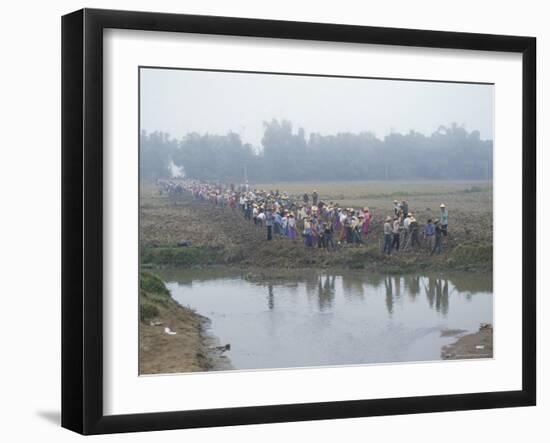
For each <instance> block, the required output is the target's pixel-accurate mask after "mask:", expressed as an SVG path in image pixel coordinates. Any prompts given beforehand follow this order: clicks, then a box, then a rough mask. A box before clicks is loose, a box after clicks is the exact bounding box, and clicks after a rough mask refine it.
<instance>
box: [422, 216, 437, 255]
mask: <svg viewBox="0 0 550 443" xmlns="http://www.w3.org/2000/svg"><path fill="white" fill-rule="evenodd" d="M424 241H425V242H426V246H427V247H428V250H429V251H431V250H432V249H433V247H434V243H435V225H434V224H433V220H432V219H431V218H429V219H428V221H427V222H426V226H425V227H424Z"/></svg>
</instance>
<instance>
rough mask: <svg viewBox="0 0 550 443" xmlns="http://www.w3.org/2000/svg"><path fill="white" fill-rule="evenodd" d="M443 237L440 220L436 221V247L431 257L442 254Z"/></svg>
mask: <svg viewBox="0 0 550 443" xmlns="http://www.w3.org/2000/svg"><path fill="white" fill-rule="evenodd" d="M442 235H443V229H441V224H440V222H439V220H438V219H436V220H435V221H434V247H433V249H432V252H430V255H433V254H441V239H442Z"/></svg>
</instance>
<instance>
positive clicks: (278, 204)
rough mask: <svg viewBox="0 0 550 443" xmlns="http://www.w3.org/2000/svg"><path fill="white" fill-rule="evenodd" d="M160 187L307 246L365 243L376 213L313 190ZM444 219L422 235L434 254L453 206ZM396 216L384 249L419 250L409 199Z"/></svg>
mask: <svg viewBox="0 0 550 443" xmlns="http://www.w3.org/2000/svg"><path fill="white" fill-rule="evenodd" d="M158 185H159V186H160V190H161V192H167V193H168V194H169V195H170V196H172V197H177V196H179V195H181V194H183V193H184V192H186V193H189V194H191V195H193V197H194V198H196V199H198V200H200V201H203V202H209V203H211V204H213V205H215V206H218V207H229V208H231V209H233V210H240V211H241V212H242V214H243V217H244V219H245V220H247V221H249V222H251V223H254V225H256V226H258V227H262V228H265V230H266V240H267V241H271V240H272V239H273V238H274V237H275V236H279V237H287V238H288V239H290V240H291V241H298V240H299V239H300V238H302V239H303V242H304V245H305V246H306V247H308V248H324V249H327V250H329V251H332V250H335V249H336V248H337V247H339V246H342V245H360V244H363V243H364V242H365V241H366V239H367V238H368V237H369V233H370V232H371V228H372V224H373V214H372V213H371V211H370V210H369V208H368V207H363V208H359V209H355V208H352V207H340V205H339V204H338V203H334V202H332V201H330V202H328V203H325V202H324V201H323V200H321V199H319V195H318V192H317V191H316V190H314V191H313V192H312V194H311V198H310V196H309V195H308V194H307V193H304V194H303V196H302V197H301V199H300V200H295V199H292V198H291V197H290V195H289V194H288V193H287V192H284V191H283V192H280V191H279V190H275V191H273V190H270V191H265V190H261V189H250V187H249V186H248V185H240V186H235V185H233V184H231V185H228V186H226V185H221V184H211V183H203V182H200V181H197V180H178V181H172V180H160V181H158ZM440 210H441V214H440V219H436V220H434V221H432V219H429V220H428V221H427V223H426V225H425V226H424V232H423V235H422V239H423V242H424V244H425V245H426V247H427V249H428V250H429V251H430V253H431V254H439V253H441V252H442V237H443V236H446V235H447V232H448V211H447V208H446V207H445V205H444V204H441V205H440ZM393 211H394V214H393V217H391V216H388V217H387V218H386V219H385V222H384V225H383V234H384V242H383V252H384V253H385V254H391V253H392V251H399V250H403V249H408V248H412V249H419V248H421V247H422V245H421V242H420V226H419V223H418V221H417V220H416V218H415V217H414V214H413V213H412V212H409V206H408V203H407V202H406V201H404V200H403V201H400V202H399V201H397V200H395V201H394V205H393Z"/></svg>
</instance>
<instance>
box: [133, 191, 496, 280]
mask: <svg viewBox="0 0 550 443" xmlns="http://www.w3.org/2000/svg"><path fill="white" fill-rule="evenodd" d="M140 211H141V212H140V246H141V263H142V265H144V266H156V265H167V266H183V267H193V266H208V265H233V266H239V267H245V268H246V267H262V268H275V267H277V268H333V269H335V268H340V269H342V268H347V269H367V270H372V271H378V272H385V273H403V272H415V271H421V270H430V271H436V270H448V269H452V270H459V271H469V272H488V271H490V270H491V269H492V237H491V234H490V232H491V231H489V230H485V229H484V230H483V231H478V230H477V229H476V226H479V225H480V223H479V217H474V216H472V217H468V216H466V215H464V216H462V220H464V223H463V226H461V227H460V229H455V230H453V232H452V233H451V235H449V236H448V237H446V238H445V239H444V242H443V249H444V252H443V254H441V255H434V256H431V255H430V254H429V251H428V250H427V249H426V248H424V247H423V248H420V249H416V250H412V249H408V250H406V251H399V252H397V253H393V254H392V255H391V256H389V257H388V256H385V255H384V254H383V253H382V252H381V250H380V249H381V242H382V238H383V234H382V223H381V222H380V221H379V220H375V222H374V223H373V225H372V231H371V233H370V234H369V237H368V238H367V239H366V241H365V243H364V244H363V245H346V244H343V245H340V246H339V247H338V248H337V249H336V250H334V251H330V252H329V251H326V250H324V249H317V248H306V247H305V246H304V244H303V242H302V240H301V239H300V238H298V240H296V241H294V242H293V241H291V240H289V239H287V238H274V239H273V240H272V241H270V242H268V241H266V239H265V236H266V232H265V228H259V227H256V226H254V224H253V223H252V222H247V221H245V220H244V218H243V216H242V214H241V213H240V211H239V210H238V209H235V210H232V209H230V208H219V207H214V206H212V205H211V204H209V203H200V202H198V201H196V200H194V199H192V198H191V197H190V196H184V197H182V198H180V199H179V200H178V201H177V202H175V201H171V200H170V199H169V198H168V197H167V196H165V195H160V194H159V192H158V189H156V188H155V187H153V186H145V187H143V188H142V191H141V209H140ZM422 215H423V214H421V216H422ZM470 219H471V222H470ZM182 241H186V242H190V246H189V244H187V246H185V247H179V246H177V245H178V243H180V242H182Z"/></svg>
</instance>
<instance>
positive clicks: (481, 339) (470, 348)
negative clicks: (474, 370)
mask: <svg viewBox="0 0 550 443" xmlns="http://www.w3.org/2000/svg"><path fill="white" fill-rule="evenodd" d="M441 358H442V359H443V360H463V359H470V358H493V326H492V325H489V324H485V325H481V327H480V328H479V331H477V332H475V333H473V334H467V335H463V336H462V337H460V338H459V339H458V340H457V341H456V342H455V343H452V344H450V345H448V346H444V347H443V349H441Z"/></svg>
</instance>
